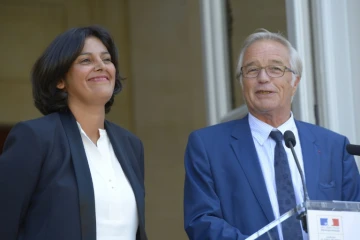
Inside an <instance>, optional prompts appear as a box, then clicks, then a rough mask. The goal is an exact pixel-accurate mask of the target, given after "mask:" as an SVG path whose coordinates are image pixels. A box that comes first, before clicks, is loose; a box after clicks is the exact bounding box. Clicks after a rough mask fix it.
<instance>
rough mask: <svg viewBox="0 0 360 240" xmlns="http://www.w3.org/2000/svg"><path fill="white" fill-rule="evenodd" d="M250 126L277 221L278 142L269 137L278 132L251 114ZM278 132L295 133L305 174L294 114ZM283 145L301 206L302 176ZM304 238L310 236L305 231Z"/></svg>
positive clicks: (296, 146) (302, 194)
mask: <svg viewBox="0 0 360 240" xmlns="http://www.w3.org/2000/svg"><path fill="white" fill-rule="evenodd" d="M249 125H250V129H251V134H252V137H253V140H254V144H255V148H256V152H257V155H258V157H259V161H260V166H261V170H262V173H263V176H264V179H265V184H266V189H267V191H268V194H269V198H270V202H271V206H272V209H273V212H274V216H275V219H277V218H278V217H280V213H279V205H278V201H277V195H276V182H275V169H274V151H275V145H276V142H275V141H274V140H273V139H272V138H271V137H270V136H269V135H270V132H271V131H272V130H276V128H274V127H272V126H270V125H269V124H267V123H265V122H263V121H260V120H259V119H257V118H256V117H254V116H253V115H251V114H250V113H249ZM277 130H279V131H280V132H281V133H282V134H284V132H285V131H286V130H291V131H292V132H293V133H294V135H295V139H296V145H295V147H294V150H295V153H296V155H297V158H298V160H299V164H300V167H301V169H302V171H303V173H304V170H303V169H304V163H303V156H302V152H301V144H300V140H299V134H298V130H297V128H296V125H295V121H294V117H293V114H292V113H291V116H290V118H289V119H288V120H287V121H286V122H285V123H284V124H282V125H281V126H279V127H278V128H277ZM283 145H284V148H285V151H286V155H287V158H288V161H289V167H290V172H291V178H292V182H293V185H294V191H295V197H296V203H297V204H300V203H302V202H303V201H304V197H303V196H304V192H303V185H302V182H301V176H300V174H299V171H298V169H297V166H296V162H295V159H294V157H293V155H292V153H291V149H290V148H287V147H286V146H285V142H284V141H283ZM304 176H305V174H304ZM294 207H295V206H294ZM299 224H300V223H299ZM278 232H279V235H280V239H283V237H282V232H281V228H280V227H278ZM303 237H304V240H306V239H308V236H307V234H306V233H305V232H304V231H303Z"/></svg>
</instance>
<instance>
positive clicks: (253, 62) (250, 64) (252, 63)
mask: <svg viewBox="0 0 360 240" xmlns="http://www.w3.org/2000/svg"><path fill="white" fill-rule="evenodd" d="M255 63H256V62H255V61H252V62H249V63H247V64H246V65H244V66H243V67H248V66H252V65H256V64H255Z"/></svg>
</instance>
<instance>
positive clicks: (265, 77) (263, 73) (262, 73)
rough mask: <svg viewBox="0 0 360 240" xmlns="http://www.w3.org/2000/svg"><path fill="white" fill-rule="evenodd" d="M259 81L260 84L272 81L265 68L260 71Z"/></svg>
mask: <svg viewBox="0 0 360 240" xmlns="http://www.w3.org/2000/svg"><path fill="white" fill-rule="evenodd" d="M257 79H258V81H260V82H268V81H270V77H269V75H268V74H267V72H266V70H265V68H262V69H260V72H259V74H258V76H257Z"/></svg>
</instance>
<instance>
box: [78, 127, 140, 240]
mask: <svg viewBox="0 0 360 240" xmlns="http://www.w3.org/2000/svg"><path fill="white" fill-rule="evenodd" d="M77 124H78V127H79V130H80V132H81V138H82V141H83V144H84V148H85V153H86V157H87V160H88V163H89V167H90V172H91V178H92V182H93V186H94V194H95V214H96V239H97V240H133V239H136V232H137V229H138V224H139V220H138V212H137V206H136V200H135V195H134V192H133V190H132V188H131V185H130V183H129V181H128V179H127V178H126V176H125V174H124V172H123V170H122V168H121V165H120V163H119V161H118V159H117V157H116V155H115V153H114V150H113V148H112V145H111V142H110V140H109V137H108V135H107V133H106V130H104V129H99V133H100V138H99V139H98V141H97V145H95V144H94V143H93V142H92V141H91V140H90V138H89V137H88V136H87V135H86V133H85V132H84V131H83V129H82V128H81V126H80V124H79V123H77Z"/></svg>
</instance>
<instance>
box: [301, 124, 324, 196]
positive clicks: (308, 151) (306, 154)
mask: <svg viewBox="0 0 360 240" xmlns="http://www.w3.org/2000/svg"><path fill="white" fill-rule="evenodd" d="M295 123H296V126H297V129H298V133H299V138H300V144H301V152H302V155H303V162H304V174H305V180H306V187H307V189H308V194H309V198H310V199H316V195H317V192H316V191H317V184H316V183H318V182H319V174H318V173H319V167H320V158H319V153H320V151H319V150H318V147H317V145H316V142H315V140H316V139H315V137H314V134H313V133H312V132H311V131H310V130H309V129H308V128H307V127H306V126H304V124H303V123H301V122H299V121H295Z"/></svg>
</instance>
